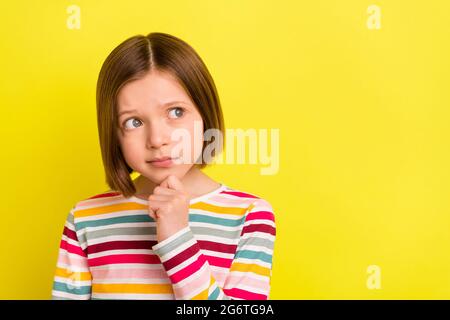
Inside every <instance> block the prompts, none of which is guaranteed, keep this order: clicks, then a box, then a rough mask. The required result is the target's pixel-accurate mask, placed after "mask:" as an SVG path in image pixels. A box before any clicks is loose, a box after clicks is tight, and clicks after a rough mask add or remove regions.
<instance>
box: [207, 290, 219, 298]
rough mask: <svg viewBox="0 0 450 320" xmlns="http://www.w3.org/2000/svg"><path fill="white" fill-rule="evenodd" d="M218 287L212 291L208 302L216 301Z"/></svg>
mask: <svg viewBox="0 0 450 320" xmlns="http://www.w3.org/2000/svg"><path fill="white" fill-rule="evenodd" d="M219 292H220V290H219V287H216V290H214V291H213V292H212V293H211V295H210V296H209V297H208V300H217V297H219Z"/></svg>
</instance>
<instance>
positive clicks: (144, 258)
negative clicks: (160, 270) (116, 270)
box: [89, 254, 161, 267]
mask: <svg viewBox="0 0 450 320" xmlns="http://www.w3.org/2000/svg"><path fill="white" fill-rule="evenodd" d="M115 263H149V264H160V263H161V261H160V260H159V258H158V256H157V255H150V254H115V255H109V256H104V257H99V258H93V259H89V265H90V266H91V267H95V266H100V265H107V264H115Z"/></svg>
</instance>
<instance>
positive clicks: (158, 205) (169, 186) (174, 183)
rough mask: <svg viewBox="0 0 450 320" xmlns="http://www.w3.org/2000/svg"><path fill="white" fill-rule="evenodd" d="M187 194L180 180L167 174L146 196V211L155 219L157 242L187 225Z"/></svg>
mask: <svg viewBox="0 0 450 320" xmlns="http://www.w3.org/2000/svg"><path fill="white" fill-rule="evenodd" d="M189 199H190V198H189V195H188V193H187V192H186V191H185V190H184V186H183V184H182V183H181V181H180V180H179V179H178V178H177V177H176V176H174V175H169V176H168V177H167V178H166V179H165V180H164V181H163V182H161V184H160V185H159V186H157V187H155V188H154V189H153V194H151V195H150V196H149V197H148V213H149V216H150V217H152V218H153V219H154V220H155V221H156V238H157V241H158V242H161V241H163V240H164V239H166V238H168V237H170V236H171V235H173V234H175V233H177V232H178V231H180V230H181V229H183V228H185V227H187V226H188V225H189Z"/></svg>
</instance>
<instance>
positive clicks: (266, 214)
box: [246, 211, 275, 221]
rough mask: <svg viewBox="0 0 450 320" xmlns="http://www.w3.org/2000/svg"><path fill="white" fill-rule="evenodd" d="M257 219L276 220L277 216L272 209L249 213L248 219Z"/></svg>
mask: <svg viewBox="0 0 450 320" xmlns="http://www.w3.org/2000/svg"><path fill="white" fill-rule="evenodd" d="M256 219H264V220H270V221H275V217H274V214H273V212H270V211H253V212H250V213H249V214H248V215H247V218H246V220H256Z"/></svg>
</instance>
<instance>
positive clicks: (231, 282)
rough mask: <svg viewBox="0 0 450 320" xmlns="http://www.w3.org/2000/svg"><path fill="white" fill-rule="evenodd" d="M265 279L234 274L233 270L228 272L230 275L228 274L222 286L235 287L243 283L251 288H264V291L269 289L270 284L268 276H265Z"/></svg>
mask: <svg viewBox="0 0 450 320" xmlns="http://www.w3.org/2000/svg"><path fill="white" fill-rule="evenodd" d="M266 280H267V281H262V280H258V279H253V278H250V277H248V276H247V277H243V276H242V275H236V274H234V273H233V272H231V273H230V275H229V276H228V278H227V280H226V284H225V285H224V286H226V287H230V288H233V287H237V286H239V285H243V286H246V287H252V288H257V289H261V290H265V291H267V292H268V291H269V290H270V285H269V282H268V281H269V278H266Z"/></svg>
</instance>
